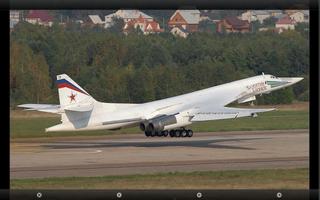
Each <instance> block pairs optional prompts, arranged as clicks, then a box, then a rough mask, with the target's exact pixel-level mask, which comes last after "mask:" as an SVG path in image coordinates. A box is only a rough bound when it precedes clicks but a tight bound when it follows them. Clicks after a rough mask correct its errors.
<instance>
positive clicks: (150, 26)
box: [123, 15, 164, 35]
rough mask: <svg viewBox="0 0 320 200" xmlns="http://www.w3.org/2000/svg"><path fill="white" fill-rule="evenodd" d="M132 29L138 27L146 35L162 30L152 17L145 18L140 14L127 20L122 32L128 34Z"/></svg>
mask: <svg viewBox="0 0 320 200" xmlns="http://www.w3.org/2000/svg"><path fill="white" fill-rule="evenodd" d="M132 29H140V30H141V31H142V32H143V34H144V35H148V34H150V33H160V32H163V31H164V30H163V29H161V28H160V25H159V23H158V22H156V21H155V20H154V19H152V20H150V19H146V18H144V17H143V16H142V15H140V16H139V17H138V18H137V19H132V20H130V21H127V22H126V23H125V25H124V27H123V32H124V33H125V34H128V33H129V32H130V31H131V30H132Z"/></svg>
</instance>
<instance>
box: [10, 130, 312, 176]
mask: <svg viewBox="0 0 320 200" xmlns="http://www.w3.org/2000/svg"><path fill="white" fill-rule="evenodd" d="M10 157H11V161H10V163H11V167H10V175H11V178H12V179H15V178H42V177H64V176H102V175H124V174H137V173H154V172H169V171H170V172H173V171H206V170H231V169H259V168H296V167H308V166H309V130H284V131H280V130H275V131H241V132H215V133H195V134H194V136H193V137H192V138H171V137H167V138H163V137H161V138H159V137H154V138H146V137H144V136H143V135H142V134H141V135H116V136H103V137H101V136H100V137H87V138H58V139H53V140H43V141H42V142H41V140H39V141H37V140H35V141H32V140H30V141H28V140H24V141H20V142H12V143H11V155H10Z"/></svg>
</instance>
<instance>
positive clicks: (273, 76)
mask: <svg viewBox="0 0 320 200" xmlns="http://www.w3.org/2000/svg"><path fill="white" fill-rule="evenodd" d="M270 78H278V77H275V76H271V77H270Z"/></svg>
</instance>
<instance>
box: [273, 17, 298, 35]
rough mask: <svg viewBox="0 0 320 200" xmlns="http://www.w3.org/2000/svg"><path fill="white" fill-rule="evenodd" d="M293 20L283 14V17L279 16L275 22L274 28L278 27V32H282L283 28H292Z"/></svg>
mask: <svg viewBox="0 0 320 200" xmlns="http://www.w3.org/2000/svg"><path fill="white" fill-rule="evenodd" d="M294 26H295V21H294V20H293V19H291V18H290V17H289V16H285V17H283V18H280V19H279V20H278V21H277V22H276V28H277V29H279V30H280V31H279V32H282V31H283V30H294Z"/></svg>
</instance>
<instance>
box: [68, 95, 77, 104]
mask: <svg viewBox="0 0 320 200" xmlns="http://www.w3.org/2000/svg"><path fill="white" fill-rule="evenodd" d="M68 97H69V98H70V103H71V102H72V101H74V102H75V101H76V94H73V93H71V95H70V96H68Z"/></svg>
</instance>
